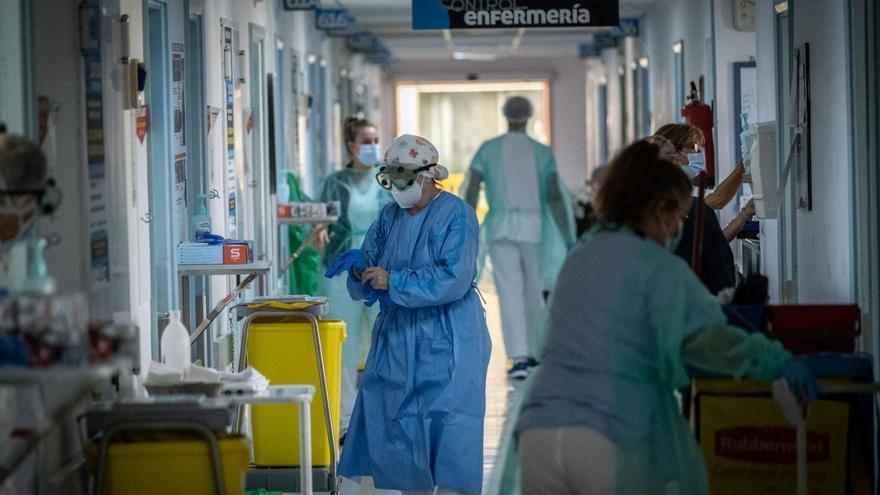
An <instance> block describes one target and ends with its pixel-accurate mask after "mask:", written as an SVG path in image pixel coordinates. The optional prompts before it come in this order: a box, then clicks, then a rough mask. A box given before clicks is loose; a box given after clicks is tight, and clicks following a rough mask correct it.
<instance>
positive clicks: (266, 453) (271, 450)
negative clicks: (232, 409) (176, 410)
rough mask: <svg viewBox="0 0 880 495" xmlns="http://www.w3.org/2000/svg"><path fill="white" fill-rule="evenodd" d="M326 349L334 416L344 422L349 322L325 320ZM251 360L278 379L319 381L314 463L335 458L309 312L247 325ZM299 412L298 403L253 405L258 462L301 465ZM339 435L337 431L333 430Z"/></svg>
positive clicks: (279, 382)
mask: <svg viewBox="0 0 880 495" xmlns="http://www.w3.org/2000/svg"><path fill="white" fill-rule="evenodd" d="M319 329H320V335H321V350H322V355H323V357H324V367H325V369H326V373H327V390H328V395H329V399H330V417H331V419H332V424H333V425H334V427H338V426H337V425H339V407H340V404H339V401H340V396H341V388H342V342H343V340H345V323H344V322H342V321H337V320H320V321H319ZM247 360H248V364H250V365H251V366H253V367H254V368H256V369H258V370H259V371H260V373H262V374H263V375H264V376H265V377H266V378H268V379H269V383H271V384H273V385H314V386H315V390H316V391H315V398H314V401H313V402H312V404H313V405H315V407H313V408H312V418H311V423H312V464H313V465H314V466H330V464H331V463H332V460H331V455H330V445H329V444H328V443H327V442H326V441H324V439H326V438H327V435H328V432H327V421H326V416H325V414H324V408H323V407H321V404H322V403H323V400H324V397H323V393H322V392H321V382H320V378H319V373H318V359H317V354H316V353H315V344H314V340H313V334H312V324H311V323H310V322H309V321H308V320H306V319H305V318H297V317H290V318H285V319H274V320H273V319H269V320H268V321H267V319H266V318H259V319H258V320H257V321H254V322H252V323H250V324H249V325H248V327H247ZM298 421H299V412H298V410H297V406H295V405H260V406H256V405H255V406H253V412H252V418H251V430H252V432H253V441H254V464H255V465H257V466H264V467H292V466H299V465H300V455H299V432H298V427H297V425H298V424H299V423H298ZM334 438H338V436H334Z"/></svg>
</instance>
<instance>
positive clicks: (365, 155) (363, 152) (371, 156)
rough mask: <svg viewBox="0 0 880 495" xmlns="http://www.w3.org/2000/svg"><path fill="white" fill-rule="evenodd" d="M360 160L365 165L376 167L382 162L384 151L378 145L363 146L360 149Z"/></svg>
mask: <svg viewBox="0 0 880 495" xmlns="http://www.w3.org/2000/svg"><path fill="white" fill-rule="evenodd" d="M358 160H359V161H360V162H361V163H363V164H364V165H370V166H372V165H376V164H377V163H379V162H381V161H382V149H381V148H380V147H379V145H378V144H362V145H360V148H358Z"/></svg>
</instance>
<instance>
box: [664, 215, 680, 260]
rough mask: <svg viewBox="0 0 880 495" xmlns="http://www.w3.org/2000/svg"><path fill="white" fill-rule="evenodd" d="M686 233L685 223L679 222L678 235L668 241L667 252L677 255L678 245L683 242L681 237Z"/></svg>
mask: <svg viewBox="0 0 880 495" xmlns="http://www.w3.org/2000/svg"><path fill="white" fill-rule="evenodd" d="M683 233H684V222H682V221H681V220H679V221H678V233H677V234H675V235H674V236H672V237H670V238H668V239H666V250H667V251H669V252H670V253H675V250H676V249H678V244H679V243H680V242H681V236H682V234H683Z"/></svg>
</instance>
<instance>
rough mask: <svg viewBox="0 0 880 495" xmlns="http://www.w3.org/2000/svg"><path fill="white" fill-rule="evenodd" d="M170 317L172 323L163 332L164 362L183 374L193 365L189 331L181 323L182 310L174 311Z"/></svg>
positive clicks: (169, 313) (170, 312)
mask: <svg viewBox="0 0 880 495" xmlns="http://www.w3.org/2000/svg"><path fill="white" fill-rule="evenodd" d="M168 315H169V316H170V317H171V321H169V322H168V326H167V327H165V330H164V331H163V332H162V342H161V351H162V362H163V363H165V364H167V365H168V366H170V367H172V368H174V369H175V370H180V371H181V372H182V371H183V370H185V369H186V368H187V367H189V365H190V364H191V363H192V356H191V354H190V343H189V331H188V330H187V329H186V327H185V326H183V323H182V322H181V321H180V310H176V309H172V310H171V311H169V312H168Z"/></svg>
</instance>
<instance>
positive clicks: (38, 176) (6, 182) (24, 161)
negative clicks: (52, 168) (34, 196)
mask: <svg viewBox="0 0 880 495" xmlns="http://www.w3.org/2000/svg"><path fill="white" fill-rule="evenodd" d="M47 169H48V166H47V165H46V156H45V155H43V152H42V151H40V148H39V146H37V145H36V144H34V143H33V142H31V141H30V140H28V139H26V138H24V137H22V136H15V135H8V134H0V180H2V181H3V184H0V189H6V190H10V189H42V188H44V187H45V186H46V174H47Z"/></svg>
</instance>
